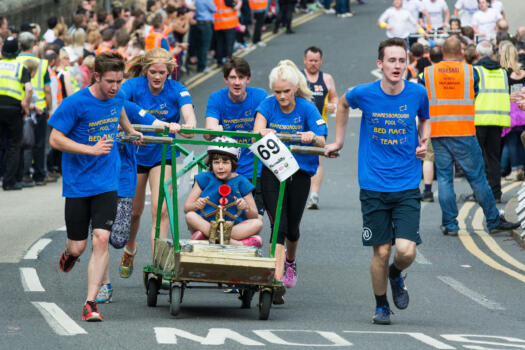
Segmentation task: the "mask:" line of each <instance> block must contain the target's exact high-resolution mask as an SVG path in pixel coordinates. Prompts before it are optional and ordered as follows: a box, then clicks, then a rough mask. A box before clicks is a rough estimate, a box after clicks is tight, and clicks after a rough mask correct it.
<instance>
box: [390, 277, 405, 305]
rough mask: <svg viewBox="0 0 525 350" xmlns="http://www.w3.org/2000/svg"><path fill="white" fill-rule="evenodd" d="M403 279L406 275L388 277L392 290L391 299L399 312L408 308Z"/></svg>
mask: <svg viewBox="0 0 525 350" xmlns="http://www.w3.org/2000/svg"><path fill="white" fill-rule="evenodd" d="M405 278H407V275H406V274H405V276H404V277H403V276H401V275H399V277H396V278H392V277H388V279H389V280H390V287H391V288H392V298H393V299H394V304H395V305H396V307H397V308H398V309H399V310H403V309H406V308H407V307H408V300H409V298H408V290H407V287H406V286H405Z"/></svg>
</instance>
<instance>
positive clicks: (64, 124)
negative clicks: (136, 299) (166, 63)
mask: <svg viewBox="0 0 525 350" xmlns="http://www.w3.org/2000/svg"><path fill="white" fill-rule="evenodd" d="M124 68H125V63H124V60H123V59H122V57H121V56H120V55H119V54H116V53H112V52H106V53H101V54H100V55H98V56H97V57H96V58H95V72H94V79H95V83H94V84H93V85H90V86H89V87H87V88H84V89H82V90H80V91H79V92H77V93H76V94H74V95H71V96H70V97H68V98H67V99H65V100H64V101H62V104H61V105H60V106H59V108H58V109H57V110H56V112H55V113H54V114H53V116H52V117H51V119H50V120H49V125H51V126H52V127H53V130H52V131H51V136H50V137H49V144H50V145H51V147H53V148H54V149H57V150H60V151H62V152H64V153H63V156H62V176H63V196H64V197H66V204H65V221H66V228H67V240H66V249H64V251H63V252H62V254H61V255H60V259H59V267H60V269H61V270H62V271H64V272H69V271H70V270H71V269H72V268H73V266H74V265H75V262H76V260H77V259H78V257H79V256H80V255H81V254H82V253H83V252H84V250H85V248H86V245H87V240H88V232H89V226H90V223H91V227H92V228H93V239H92V247H93V250H92V253H91V258H90V261H89V265H88V289H87V299H86V302H85V304H84V307H83V310H82V319H83V320H86V321H102V319H103V317H102V314H101V313H100V312H99V311H98V308H97V304H96V301H95V300H96V297H97V293H98V291H99V288H100V285H101V283H102V279H103V276H104V272H105V271H106V267H107V264H108V262H109V251H108V240H109V235H110V232H111V229H112V226H113V221H114V220H115V215H116V210H117V189H118V183H119V169H120V158H119V154H118V150H117V148H116V147H113V143H114V141H115V137H116V135H117V133H118V131H117V127H118V126H119V125H120V126H121V127H122V129H123V130H124V131H125V132H126V133H127V134H128V135H136V136H140V137H141V138H142V134H141V133H139V132H137V131H135V130H134V129H133V127H132V126H131V124H130V122H129V120H128V118H127V116H126V113H125V112H124V110H123V106H124V101H125V96H124V95H123V94H122V93H121V92H119V89H120V85H121V84H122V81H123V77H124Z"/></svg>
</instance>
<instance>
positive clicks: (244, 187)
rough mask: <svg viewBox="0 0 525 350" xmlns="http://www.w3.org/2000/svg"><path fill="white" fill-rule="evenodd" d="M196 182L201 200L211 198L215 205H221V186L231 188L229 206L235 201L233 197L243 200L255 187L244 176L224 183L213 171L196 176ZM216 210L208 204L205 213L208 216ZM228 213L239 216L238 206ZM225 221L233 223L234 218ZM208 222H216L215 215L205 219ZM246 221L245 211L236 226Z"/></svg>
mask: <svg viewBox="0 0 525 350" xmlns="http://www.w3.org/2000/svg"><path fill="white" fill-rule="evenodd" d="M195 181H196V182H197V183H198V184H199V187H200V188H201V190H202V193H201V198H204V197H209V198H208V199H209V201H210V202H212V203H215V204H217V205H218V204H219V200H220V198H221V195H220V194H219V186H221V185H223V184H226V185H228V186H230V189H231V192H230V194H229V195H228V196H227V197H226V198H227V199H228V204H229V203H232V202H234V201H235V199H234V198H233V197H236V198H237V199H239V198H242V197H244V196H246V195H247V194H248V193H251V192H253V190H254V189H255V187H254V186H253V185H252V183H251V182H250V181H248V179H247V178H245V177H244V176H236V177H234V178H231V179H229V180H228V181H226V182H223V181H222V180H219V179H217V178H216V177H215V175H214V174H213V172H212V171H205V172H202V173H200V174H198V175H196V176H195ZM214 210H215V208H214V207H212V206H211V205H209V204H206V206H205V207H204V209H203V211H204V212H205V213H206V214H208V213H211V212H212V211H214ZM227 211H228V213H230V214H232V215H235V214H237V206H236V205H232V206H231V207H229V208H228V209H227ZM198 213H199V214H200V215H201V216H202V217H204V216H203V215H202V212H201V211H200V210H199V211H198ZM224 218H225V220H227V221H231V220H232V218H230V217H229V216H226V215H225V216H224ZM205 219H206V220H208V221H212V220H215V215H210V216H209V217H207V218H205ZM244 220H246V213H245V212H244V210H243V211H242V213H241V214H240V215H239V216H238V217H237V219H235V224H238V223H240V222H242V221H244Z"/></svg>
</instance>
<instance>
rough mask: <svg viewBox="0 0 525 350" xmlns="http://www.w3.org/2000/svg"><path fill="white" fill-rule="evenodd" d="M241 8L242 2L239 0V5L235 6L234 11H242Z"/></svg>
mask: <svg viewBox="0 0 525 350" xmlns="http://www.w3.org/2000/svg"><path fill="white" fill-rule="evenodd" d="M241 7H242V0H239V1H237V3H236V4H235V6H234V7H233V9H234V10H235V11H239V10H240V9H241Z"/></svg>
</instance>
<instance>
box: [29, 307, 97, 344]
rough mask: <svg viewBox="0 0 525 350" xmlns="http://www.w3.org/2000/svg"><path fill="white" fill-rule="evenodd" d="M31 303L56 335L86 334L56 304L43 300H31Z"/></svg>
mask: <svg viewBox="0 0 525 350" xmlns="http://www.w3.org/2000/svg"><path fill="white" fill-rule="evenodd" d="M31 303H32V304H33V305H34V306H35V307H36V308H37V309H38V311H40V313H41V314H42V316H44V319H45V320H46V321H47V323H48V324H49V326H50V327H51V328H52V329H53V330H54V331H55V332H56V333H57V334H58V335H66V336H69V335H77V334H87V332H86V331H85V330H84V329H83V328H82V327H80V326H79V325H78V324H77V323H76V322H75V321H73V320H72V319H71V318H70V317H69V316H68V315H67V314H66V313H65V312H64V311H62V309H61V308H60V307H58V305H57V304H55V303H46V302H43V301H32V302H31Z"/></svg>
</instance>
